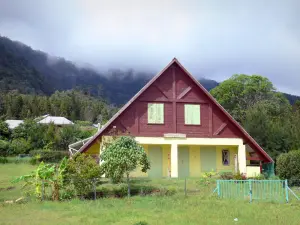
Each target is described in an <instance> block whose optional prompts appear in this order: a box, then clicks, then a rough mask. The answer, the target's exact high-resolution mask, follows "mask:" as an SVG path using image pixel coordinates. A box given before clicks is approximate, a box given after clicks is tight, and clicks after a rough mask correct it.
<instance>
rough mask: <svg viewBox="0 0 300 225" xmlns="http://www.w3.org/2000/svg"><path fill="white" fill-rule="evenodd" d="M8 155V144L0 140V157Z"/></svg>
mask: <svg viewBox="0 0 300 225" xmlns="http://www.w3.org/2000/svg"><path fill="white" fill-rule="evenodd" d="M8 153H9V142H8V141H4V140H0V156H3V157H5V156H7V155H8Z"/></svg>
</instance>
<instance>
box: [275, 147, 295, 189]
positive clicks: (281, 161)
mask: <svg viewBox="0 0 300 225" xmlns="http://www.w3.org/2000/svg"><path fill="white" fill-rule="evenodd" d="M276 173H277V175H278V176H279V178H280V179H288V180H289V184H290V185H294V184H296V183H299V181H300V150H293V151H290V152H288V153H283V154H280V155H279V157H278V158H277V160H276Z"/></svg>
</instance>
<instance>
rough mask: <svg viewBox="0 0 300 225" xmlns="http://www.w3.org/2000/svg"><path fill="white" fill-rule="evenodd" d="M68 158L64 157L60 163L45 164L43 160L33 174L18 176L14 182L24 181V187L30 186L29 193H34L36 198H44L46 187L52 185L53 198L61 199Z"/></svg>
mask: <svg viewBox="0 0 300 225" xmlns="http://www.w3.org/2000/svg"><path fill="white" fill-rule="evenodd" d="M67 162H68V160H67V158H64V159H63V160H62V161H61V162H60V164H59V165H52V164H45V163H44V162H41V163H40V164H39V166H38V167H37V169H36V170H35V171H33V172H32V173H31V174H28V175H24V176H21V177H18V178H17V179H15V180H13V181H12V182H13V183H17V182H20V181H24V182H25V184H24V186H23V188H25V187H29V188H30V189H29V192H28V193H29V194H34V195H35V197H36V198H38V199H41V198H43V197H44V196H45V195H46V193H45V187H46V186H48V185H50V186H51V187H52V200H55V201H57V200H59V190H60V188H61V187H62V186H63V179H64V173H65V170H66V168H67Z"/></svg>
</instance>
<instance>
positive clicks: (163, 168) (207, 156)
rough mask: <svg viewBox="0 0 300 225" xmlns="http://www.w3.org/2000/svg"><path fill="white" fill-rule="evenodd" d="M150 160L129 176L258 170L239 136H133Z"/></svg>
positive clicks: (257, 171)
mask: <svg viewBox="0 0 300 225" xmlns="http://www.w3.org/2000/svg"><path fill="white" fill-rule="evenodd" d="M136 140H137V141H138V142H139V143H140V144H141V145H143V147H144V149H145V151H146V153H147V154H148V156H149V158H150V161H151V169H150V171H148V172H147V174H142V173H139V172H138V171H136V172H134V173H133V174H132V175H133V176H137V177H138V176H148V177H152V178H160V177H173V178H177V177H179V178H182V177H200V176H201V175H202V174H203V173H205V172H211V171H214V172H217V173H220V172H233V173H234V172H236V173H237V172H240V173H244V174H247V176H257V175H259V174H260V166H259V165H251V164H250V160H247V159H249V157H250V155H251V154H250V152H251V149H248V148H247V146H246V145H244V143H243V140H242V139H232V138H230V139H229V138H228V139H227V138H174V137H173V138H167V137H156V138H154V137H136Z"/></svg>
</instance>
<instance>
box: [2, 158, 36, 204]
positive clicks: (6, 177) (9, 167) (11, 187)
mask: <svg viewBox="0 0 300 225" xmlns="http://www.w3.org/2000/svg"><path fill="white" fill-rule="evenodd" d="M35 168H36V166H32V165H29V164H25V163H20V164H15V163H8V164H0V202H3V201H6V200H12V199H17V198H19V197H21V196H22V190H21V186H22V185H21V184H12V183H11V181H12V180H13V179H15V178H17V177H19V176H21V175H24V174H28V173H30V172H31V171H33V170H34V169H35Z"/></svg>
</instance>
